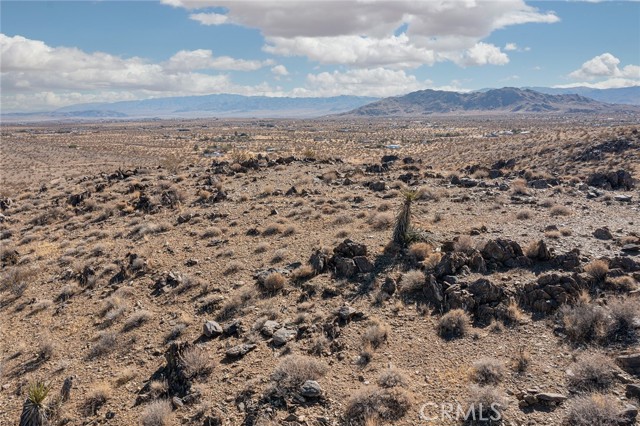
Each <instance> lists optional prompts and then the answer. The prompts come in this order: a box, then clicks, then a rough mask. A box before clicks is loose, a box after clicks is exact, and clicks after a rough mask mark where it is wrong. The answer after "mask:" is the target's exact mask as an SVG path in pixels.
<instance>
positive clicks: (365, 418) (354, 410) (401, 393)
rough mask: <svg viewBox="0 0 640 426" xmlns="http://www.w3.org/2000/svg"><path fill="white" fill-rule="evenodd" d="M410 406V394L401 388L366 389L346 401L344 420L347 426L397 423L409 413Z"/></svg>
mask: <svg viewBox="0 0 640 426" xmlns="http://www.w3.org/2000/svg"><path fill="white" fill-rule="evenodd" d="M412 405H413V398H412V397H411V394H409V393H408V392H407V391H405V390H404V389H402V388H399V387H393V388H378V387H367V388H364V389H362V390H360V391H358V392H356V393H355V394H354V395H353V396H352V397H351V398H350V399H349V400H348V401H347V406H346V408H345V420H346V421H347V424H348V425H349V426H368V425H371V424H377V422H379V421H384V422H393V421H398V420H400V419H401V418H402V417H404V416H405V415H406V414H407V413H408V412H409V410H410V409H411V406H412ZM372 422H374V423H372Z"/></svg>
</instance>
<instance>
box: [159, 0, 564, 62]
mask: <svg viewBox="0 0 640 426" xmlns="http://www.w3.org/2000/svg"><path fill="white" fill-rule="evenodd" d="M163 2H164V3H166V4H170V5H172V6H176V7H177V6H181V7H184V8H187V9H189V10H198V9H205V8H207V7H222V8H224V10H225V12H224V14H222V13H214V14H209V13H201V14H193V15H192V18H193V17H194V16H196V15H202V16H201V19H198V20H199V21H201V22H203V23H205V24H209V23H210V22H211V23H213V24H220V23H232V24H236V25H241V26H245V27H250V28H257V29H259V30H260V31H261V32H262V34H263V35H264V36H265V40H266V45H265V47H264V49H265V51H267V52H270V53H273V54H277V55H282V56H306V57H308V58H309V59H312V60H314V61H317V62H319V63H322V64H343V65H350V66H357V67H362V68H373V67H378V66H385V67H395V68H414V67H418V66H420V65H422V64H427V65H432V64H433V63H435V62H437V61H438V60H454V61H456V62H457V63H459V64H461V65H463V66H468V65H485V64H498V65H501V64H504V63H507V62H508V58H507V57H506V55H505V54H504V53H502V52H499V49H498V48H495V49H492V50H491V51H490V52H489V51H487V49H486V45H483V44H481V40H483V39H484V38H486V37H487V36H489V35H490V34H491V33H492V32H493V31H494V30H497V29H501V28H505V27H507V26H511V25H520V24H525V23H554V22H558V21H559V18H558V17H557V16H556V15H555V14H554V13H553V12H541V11H539V10H538V9H536V8H534V7H532V6H529V5H527V4H526V3H525V2H524V1H523V0H501V1H476V0H443V1H437V2H436V1H419V2H416V1H410V0H388V1H344V2H334V1H322V0H320V1H318V0H315V1H304V2H294V1H282V0H280V1H269V0H264V1H260V2H256V1H224V0H223V1H215V0H209V1H207V0H199V1H191V0H163ZM205 15H206V16H205ZM208 15H215V16H212V17H211V18H207V16H208ZM222 16H224V17H226V19H223V18H222ZM209 19H210V20H209ZM403 25H406V28H407V29H406V33H405V34H401V35H398V36H396V35H395V34H394V33H395V31H396V30H397V28H399V27H401V26H403ZM505 50H509V49H505Z"/></svg>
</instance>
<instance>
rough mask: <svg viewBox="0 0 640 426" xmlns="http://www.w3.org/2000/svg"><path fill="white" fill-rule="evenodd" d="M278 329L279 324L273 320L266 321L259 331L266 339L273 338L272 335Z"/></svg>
mask: <svg viewBox="0 0 640 426" xmlns="http://www.w3.org/2000/svg"><path fill="white" fill-rule="evenodd" d="M279 328H280V323H278V322H277V321H273V320H267V321H265V322H264V324H263V325H262V328H261V329H260V333H262V334H263V335H265V336H267V337H271V336H273V333H275V332H276V330H278V329H279Z"/></svg>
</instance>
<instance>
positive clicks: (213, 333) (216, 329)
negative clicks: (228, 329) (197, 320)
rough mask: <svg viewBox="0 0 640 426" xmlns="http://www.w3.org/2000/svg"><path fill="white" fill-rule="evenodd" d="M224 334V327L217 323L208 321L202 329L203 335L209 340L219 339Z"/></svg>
mask: <svg viewBox="0 0 640 426" xmlns="http://www.w3.org/2000/svg"><path fill="white" fill-rule="evenodd" d="M222 332H223V330H222V327H221V326H220V324H218V323H217V322H215V321H207V322H205V323H204V326H203V327H202V334H204V335H205V336H206V337H209V338H212V337H218V336H220V335H221V334H222Z"/></svg>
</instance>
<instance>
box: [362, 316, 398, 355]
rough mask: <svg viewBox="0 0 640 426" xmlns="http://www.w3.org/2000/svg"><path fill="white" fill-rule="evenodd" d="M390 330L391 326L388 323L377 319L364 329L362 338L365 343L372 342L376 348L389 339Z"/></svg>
mask: <svg viewBox="0 0 640 426" xmlns="http://www.w3.org/2000/svg"><path fill="white" fill-rule="evenodd" d="M390 331H391V328H390V327H389V326H388V325H387V324H384V323H381V322H380V321H377V320H375V321H372V324H371V325H370V326H369V327H367V329H366V330H365V331H364V334H363V335H362V340H363V342H364V344H365V345H367V344H370V345H371V347H373V348H374V349H375V348H377V347H379V346H380V345H381V344H383V343H385V342H386V341H387V339H388V338H389V332H390Z"/></svg>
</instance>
